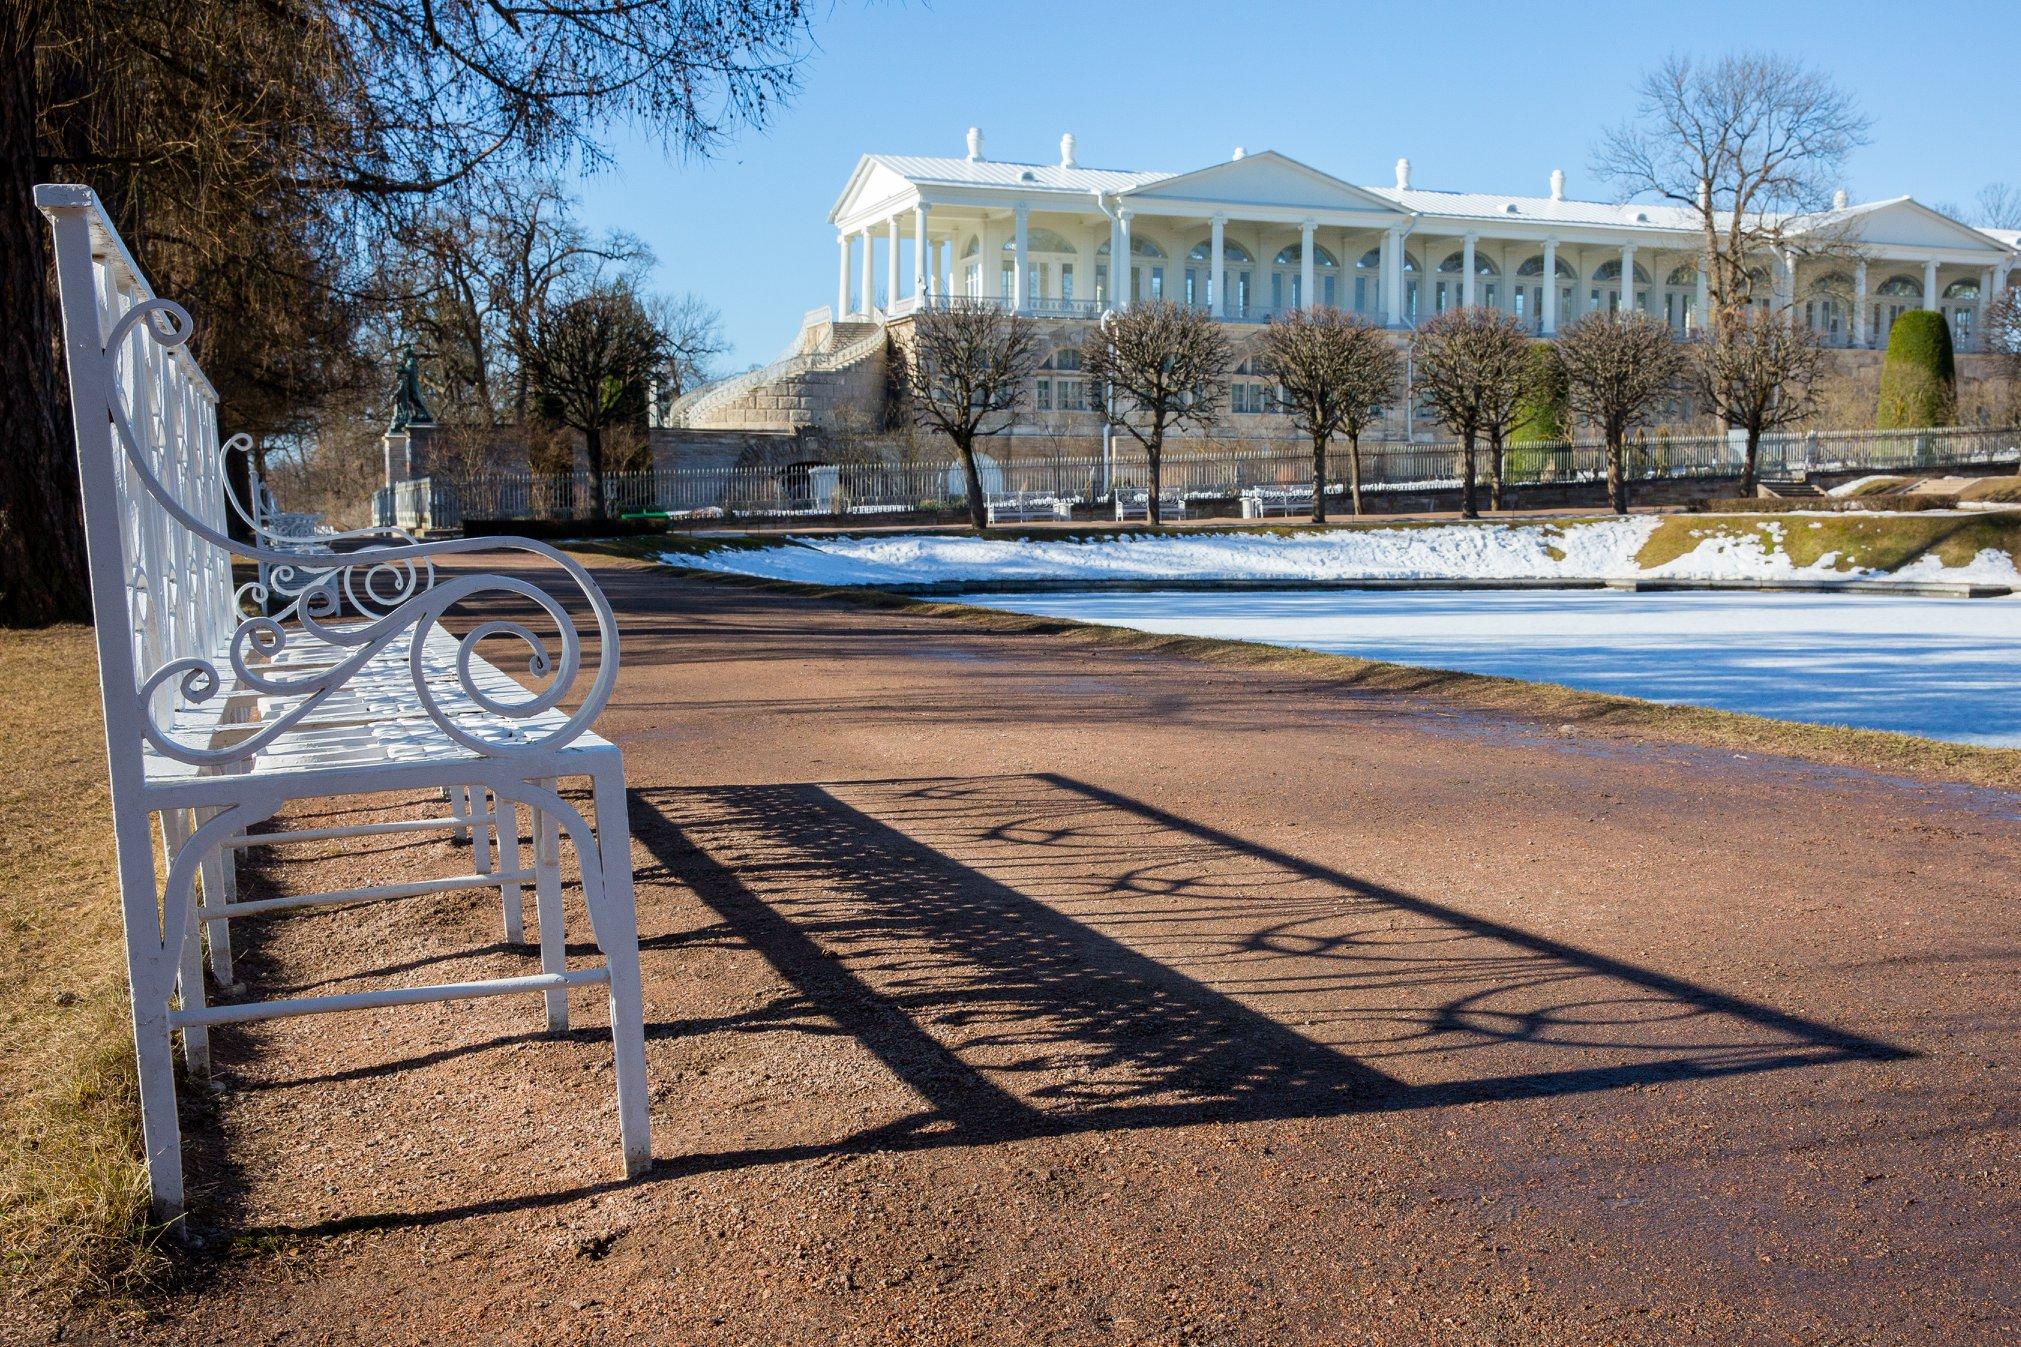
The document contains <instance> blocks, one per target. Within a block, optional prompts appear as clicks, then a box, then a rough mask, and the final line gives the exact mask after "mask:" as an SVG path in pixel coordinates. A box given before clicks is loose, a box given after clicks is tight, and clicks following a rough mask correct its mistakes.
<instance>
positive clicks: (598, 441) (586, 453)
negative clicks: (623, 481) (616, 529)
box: [582, 426, 610, 519]
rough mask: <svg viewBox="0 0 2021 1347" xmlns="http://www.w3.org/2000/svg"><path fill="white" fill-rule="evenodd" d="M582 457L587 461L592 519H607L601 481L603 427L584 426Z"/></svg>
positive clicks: (608, 513)
mask: <svg viewBox="0 0 2021 1347" xmlns="http://www.w3.org/2000/svg"><path fill="white" fill-rule="evenodd" d="M582 449H583V457H584V458H586V459H588V460H589V498H590V505H591V509H592V510H593V511H594V512H595V513H594V516H593V517H594V518H597V519H608V518H609V517H610V512H609V507H608V506H607V505H606V504H605V501H604V480H603V427H602V426H585V427H583V432H582Z"/></svg>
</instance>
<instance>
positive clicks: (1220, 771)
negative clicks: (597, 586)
mask: <svg viewBox="0 0 2021 1347" xmlns="http://www.w3.org/2000/svg"><path fill="white" fill-rule="evenodd" d="M606 579H607V581H608V584H609V588H610V592H611V594H612V596H613V598H614V599H615V600H616V602H617V605H618V607H619V610H620V614H621V617H622V619H623V622H624V627H625V639H626V646H625V653H626V661H627V664H626V672H625V676H624V678H623V680H622V682H621V685H620V691H619V694H618V699H617V701H616V703H614V705H613V707H612V709H611V711H610V712H609V713H608V715H607V716H606V719H605V721H604V728H605V729H606V730H607V732H609V733H611V734H612V735H613V737H615V738H617V739H618V740H619V741H620V742H622V743H623V744H624V746H625V748H626V751H627V754H628V765H629V774H630V779H631V782H632V785H633V788H634V798H633V804H632V814H633V823H634V827H635V829H636V832H637V850H636V861H637V866H638V879H639V898H640V922H641V934H642V936H643V937H644V940H645V944H646V955H645V957H646V977H647V1016H648V1020H649V1026H650V1027H649V1034H650V1040H649V1044H648V1051H649V1055H650V1066H651V1072H652V1077H653V1082H654V1093H655V1104H654V1120H655V1125H656V1128H657V1134H656V1138H655V1141H656V1152H657V1155H658V1156H659V1164H658V1166H657V1168H656V1170H655V1171H654V1173H653V1175H652V1176H651V1178H650V1179H649V1180H648V1181H646V1182H643V1183H639V1184H635V1185H623V1184H619V1183H616V1182H614V1181H613V1170H614V1166H615V1162H616V1148H615V1130H616V1129H615V1114H614V1107H613V1103H612V1099H611V1082H610V1073H609V1068H608V1051H607V1047H606V1046H605V1045H604V1044H603V1043H601V1042H599V1040H598V1038H597V1036H596V1034H595V1032H594V1026H595V1025H596V1023H597V1022H598V1021H599V1019H600V1015H599V1010H598V1007H597V1006H596V1005H595V1004H594V1003H593V1002H594V998H592V997H589V996H582V997H580V998H579V999H578V1000H577V1002H576V1004H575V1013H576V1016H577V1019H578V1021H579V1023H580V1024H581V1025H582V1026H585V1027H584V1028H583V1029H581V1030H579V1031H578V1032H577V1033H575V1034H573V1035H571V1036H570V1037H568V1038H566V1039H563V1040H561V1041H558V1042H557V1041H553V1040H549V1039H547V1038H545V1037H543V1036H542V1035H540V1034H539V1032H538V1021H537V1008H536V1007H535V1006H533V1005H530V1004H520V1003H517V1002H514V1003H505V1002H499V1001H492V1002H481V1003H477V1004H475V1005H470V1006H461V1007H435V1008H431V1009H428V1010H422V1011H410V1012H404V1013H401V1014H397V1015H386V1016H380V1015H369V1016H352V1017H339V1018H322V1019H316V1020H307V1021H286V1022H278V1023H275V1024H272V1025H268V1026H263V1027H260V1028H258V1029H255V1030H250V1031H245V1032H240V1033H235V1034H228V1035H225V1036H224V1038H225V1041H224V1043H223V1044H222V1047H221V1052H222V1054H223V1056H224V1058H225V1060H226V1062H227V1063H228V1071H227V1082H228V1083H227V1087H226V1088H225V1089H224V1090H223V1091H222V1092H220V1093H218V1094H216V1095H215V1096H213V1097H212V1099H211V1101H210V1102H209V1104H208V1105H207V1107H206V1113H207V1114H208V1115H209V1116H208V1117H207V1118H206V1120H204V1121H201V1122H200V1123H198V1124H196V1126H197V1135H198V1140H197V1141H196V1143H195V1144H194V1145H193V1147H192V1151H193V1158H194V1160H195V1162H196V1163H197V1164H198V1166H199V1167H200V1168H201V1169H202V1170H203V1171H204V1173H205V1175H206V1176H207V1181H208V1182H209V1183H210V1184H211V1185H212V1192H213V1199H212V1200H213V1203H214V1208H213V1210H214V1220H216V1221H217V1222H218V1223H219V1224H220V1225H224V1226H229V1227H231V1228H233V1229H236V1230H237V1231H238V1232H240V1238H239V1240H238V1242H237V1244H236V1245H235V1246H233V1249H232V1252H231V1255H230V1256H229V1257H225V1256H219V1257H217V1258H216V1259H214V1260H211V1261H209V1262H207V1263H206V1264H204V1265H203V1266H202V1267H201V1268H199V1270H198V1276H197V1278H196V1285H195V1289H193V1290H191V1291H190V1292H188V1293H185V1294H182V1295H180V1296H178V1297H176V1298H174V1299H173V1300H172V1301H171V1302H170V1303H169V1304H168V1305H167V1306H166V1307H165V1308H164V1310H163V1312H162V1314H161V1315H160V1317H159V1318H157V1319H156V1320H155V1321H153V1322H152V1323H150V1324H148V1325H145V1326H144V1327H143V1328H142V1329H140V1330H139V1331H143V1332H145V1333H146V1334H147V1335H148V1336H150V1337H152V1338H155V1339H158V1340H163V1341H188V1342H213V1341H232V1342H244V1343H258V1342H270V1341H288V1342H297V1341H312V1342H324V1341H334V1342H358V1343H370V1344H374V1347H387V1345H389V1344H395V1343H402V1342H409V1341H413V1342H428V1341H444V1340H450V1339H455V1340H462V1341H484V1342H494V1341H496V1342H520V1341H528V1342H532V1341H542V1342H546V1341H553V1342H606V1341H634V1340H636V1341H641V1342H664V1343H752V1344H798V1343H810V1344H811V1343H823V1344H826V1343H866V1344H867V1343H892V1344H898V1343H904V1344H926V1343H941V1342H974V1343H1062V1344H1066V1343H1073V1344H1080V1343H1089V1344H1096V1343H1100V1344H1108V1343H1160V1344H1162V1343H1180V1342H1197V1343H1226V1344H1245V1345H1246V1344H1280V1343H1296V1342H1312V1343H1328V1344H1333V1343H1363V1342H1368V1343H1378V1342H1379V1343H1399V1344H1402V1343H1411V1344H1416V1343H1428V1342H1440V1343H1477V1342H1478V1343H1487V1342H1496V1343H1533V1342H1534V1343H1599V1342H1607V1343H1643V1342H1647V1343H1666V1344H1668V1343H1682V1342H1736V1343H1738V1342H1746V1343H1756V1342H1833V1343H1837V1342H1876V1343H1882V1342H1885V1343H1901V1342H1918V1343H1937V1342H1946V1343H1948V1342H1985V1343H1992V1342H2012V1341H2015V1340H2016V1338H2017V1335H2021V1257H2017V1255H2021V1244H2017V1235H2016V1230H2017V1224H2021V1146H2017V1122H2021V1104H2017V1099H2021V1089H2017V1087H2021V1073H2017V1069H2016V1064H2015V1054H2014V1046H2015V1042H2016V1030H2017V1027H2021V978H2017V976H2016V974H2017V972H2021V941H2017V932H2021V921H2017V917H2016V912H2015V908H2014V899H2015V895H2016V889H2017V884H2016V880H2017V877H2021V798H2017V797H2015V796H2012V795H2002V794H1997V793H1993V792H1986V791H1973V790H1968V789H1963V788H1952V787H1946V786H1940V785H1931V784H1917V783H1907V782H1902V781H1894V780H1887V779H1883V778H1879V777H1875V776H1870V775H1865V774H1862V773H1857V772H1851V771H1842V770H1836V769H1820V768H1815V767H1809V766H1804V765H1801V764H1795V763H1790V762H1785V761H1779V760H1763V759H1759V758H1751V759H1743V758H1739V757H1736V756H1735V755H1733V754H1730V753H1715V752H1710V751H1706V750H1696V749H1684V748H1677V747H1674V746H1665V745H1660V744H1644V743H1638V742H1634V741H1627V740H1616V739H1610V738H1606V737H1601V736H1592V735H1585V734H1578V735H1570V736H1567V735H1562V734H1560V733H1558V732H1557V731H1556V730H1555V729H1554V728H1551V727H1544V726H1535V725H1530V724H1526V723H1523V722H1520V721H1516V720H1512V719H1506V718H1497V717H1490V716H1482V715H1476V714H1464V715H1462V714H1455V713H1453V712H1451V711H1450V710H1449V709H1442V708H1440V707H1438V706H1436V705H1431V704H1413V703H1410V702H1408V701H1405V700H1402V699H1398V698H1393V697H1386V698H1367V697H1357V696H1353V695H1349V694H1345V693H1341V692H1338V691H1335V690H1332V689H1329V688H1327V687H1325V686H1323V685H1321V684H1319V683H1316V682H1314V681H1312V680H1309V679H1303V678H1299V677H1297V676H1293V675H1278V674H1273V673H1266V672H1259V671H1255V670H1237V669H1230V668H1218V667H1207V666H1202V665H1197V664H1192V663H1188V662H1184V661H1179V660H1174V659H1169V658H1154V657H1147V656H1144V655H1142V654H1136V653H1131V652H1126V651H1104V650H1090V649H1086V648H1081V649H1075V650H1073V651H1072V652H1071V653H1067V652H1064V651H1062V650H1061V649H1060V648H1058V647H1056V646H1051V645H1049V644H1048V642H1047V640H1046V639H1045V638H1043V637H1040V636H1033V635H1002V634H990V633H982V632H975V631H969V630H965V629H963V628H961V627H960V626H959V625H957V624H952V623H947V622H941V621H934V620H931V619H923V618H918V617H908V616H905V615H895V614H890V613H875V612H866V611H857V610H853V609H850V608H846V607H840V606H833V605H822V604H817V603H812V602H808V601H803V600H799V599H794V598H787V597H780V596H777V595H771V594H763V593H756V592H753V591H749V590H744V589H737V588H731V587H719V586H713V585H708V584H702V583H696V582H690V581H679V580H674V579H671V578H669V577H667V576H665V575H663V574H656V573H651V572H646V571H641V570H626V569H612V570H610V571H608V572H607V574H606ZM431 848H432V849H434V850H435V851H439V852H441V853H442V854H441V856H440V857H439V858H432V857H430V849H431ZM416 858H428V859H429V863H431V864H432V863H436V862H437V861H438V860H439V862H440V863H442V864H453V863H454V862H452V861H451V860H450V858H449V850H448V844H446V843H428V844H420V845H416V846H413V847H411V848H408V849H405V850H401V851H397V852H395V851H386V852H379V853H368V854H357V853H352V854H349V855H345V856H336V857H332V858H330V859H328V860H326V861H323V862H319V863H317V864H316V866H314V867H313V868H314V869H316V870H318V871H320V872H321V873H318V874H316V875H314V876H313V877H311V878H312V882H317V883H324V882H329V881H331V880H333V879H335V878H336V877H338V876H342V877H344V878H345V879H346V880H347V881H348V882H371V880H370V877H371V876H372V875H374V874H378V873H383V872H386V871H387V870H389V869H390V867H393V866H395V865H401V866H405V865H410V864H411V863H412V862H413V861H414V860H415V859H416ZM497 939H498V937H497V919H496V914H495V912H494V911H493V910H492V909H491V908H490V907H489V906H488V905H486V904H485V903H483V902H480V901H478V900H475V899H470V900H466V899H462V898H445V899H437V900H419V901H412V902H405V903H395V904H378V905H376V906H375V907H372V908H367V909H357V910H352V911H347V912H341V913H332V914H327V915H319V916H316V917H311V918H305V919H296V920H291V921H287V922H281V923H275V924H273V925H272V926H270V927H268V928H267V929H266V930H265V931H264V932H262V933H260V934H259V935H258V936H257V937H256V941H257V945H258V949H257V954H256V959H257V972H256V976H257V977H258V978H259V979H260V980H261V982H262V983H263V984H265V985H271V986H281V985H289V986H295V987H301V988H307V987H308V986H310V985H312V984H326V983H329V982H333V981H339V980H341V981H344V982H345V984H346V985H362V984H363V983H364V982H367V981H371V980H390V981H399V980H401V979H403V978H414V977H420V976H423V975H425V976H428V977H431V978H436V977H441V976H443V975H456V974H461V973H465V972H468V973H470V974H473V975H474V974H477V973H479V972H482V971H484V970H496V971H504V970H519V969H523V968H525V967H527V966H528V965H529V963H530V956H529V955H528V954H526V953H525V952H522V951H518V950H513V949H509V948H506V947H504V946H501V945H499V944H498V943H497ZM83 1327H86V1326H84V1325H73V1326H72V1330H73V1331H72V1336H73V1337H75V1336H77V1330H78V1329H80V1328H83ZM89 1327H91V1328H92V1330H93V1331H96V1330H97V1329H98V1328H100V1327H102V1326H96V1325H93V1326H89ZM126 1329H127V1330H128V1331H134V1330H135V1326H133V1325H127V1326H126Z"/></svg>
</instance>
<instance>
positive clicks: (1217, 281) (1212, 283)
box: [1207, 212, 1228, 314]
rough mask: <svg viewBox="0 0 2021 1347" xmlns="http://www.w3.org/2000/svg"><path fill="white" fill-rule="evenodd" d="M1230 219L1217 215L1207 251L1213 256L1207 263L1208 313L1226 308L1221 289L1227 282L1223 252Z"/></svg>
mask: <svg viewBox="0 0 2021 1347" xmlns="http://www.w3.org/2000/svg"><path fill="white" fill-rule="evenodd" d="M1227 241H1228V217H1227V216H1226V215H1223V214H1221V213H1219V212H1216V213H1215V216H1214V226H1213V229H1212V230H1211V231H1210V237H1209V239H1208V241H1207V251H1208V252H1209V253H1210V254H1212V256H1210V257H1209V258H1208V261H1207V311H1208V312H1209V313H1217V314H1218V313H1220V312H1221V311H1222V309H1223V308H1224V307H1225V305H1224V302H1223V300H1222V297H1221V287H1222V285H1223V283H1224V280H1225V267H1224V264H1223V261H1222V257H1221V253H1222V250H1223V249H1225V248H1226V247H1227V246H1228V242H1227Z"/></svg>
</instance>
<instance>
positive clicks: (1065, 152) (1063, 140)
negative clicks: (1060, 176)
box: [1060, 131, 1074, 168]
mask: <svg viewBox="0 0 2021 1347" xmlns="http://www.w3.org/2000/svg"><path fill="white" fill-rule="evenodd" d="M1073 166H1074V133H1073V132H1071V131H1069V132H1067V133H1066V134H1065V135H1064V136H1061V137H1060V167H1061V168H1072V167H1073Z"/></svg>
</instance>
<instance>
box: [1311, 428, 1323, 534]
mask: <svg viewBox="0 0 2021 1347" xmlns="http://www.w3.org/2000/svg"><path fill="white" fill-rule="evenodd" d="M1312 522H1313V523H1315V524H1324V523H1325V522H1326V437H1325V436H1324V435H1314V436H1313V437H1312Z"/></svg>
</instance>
